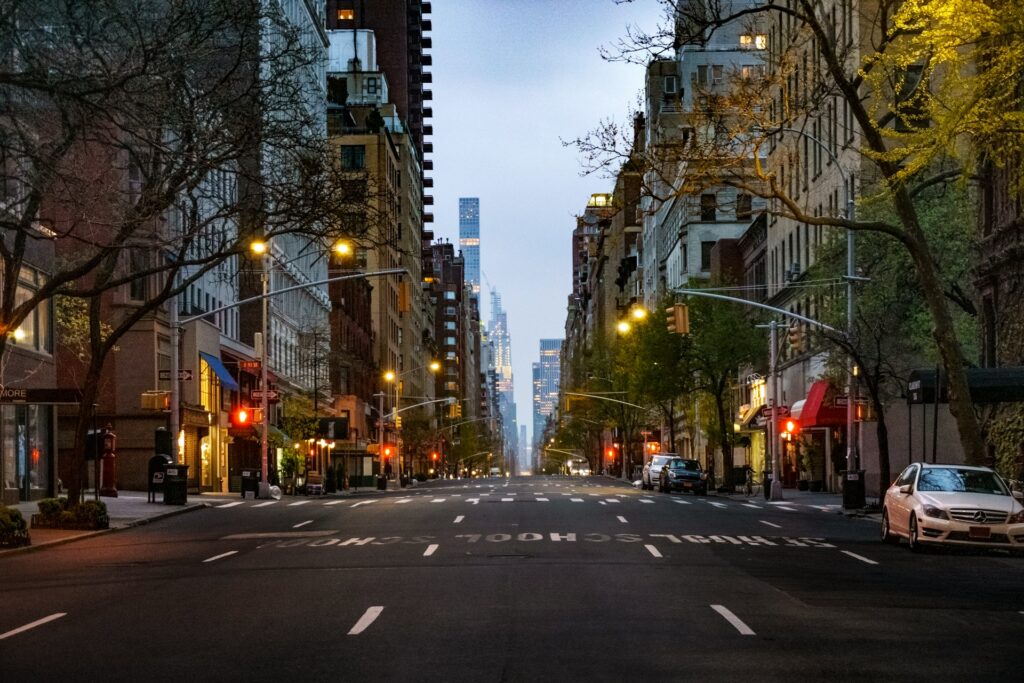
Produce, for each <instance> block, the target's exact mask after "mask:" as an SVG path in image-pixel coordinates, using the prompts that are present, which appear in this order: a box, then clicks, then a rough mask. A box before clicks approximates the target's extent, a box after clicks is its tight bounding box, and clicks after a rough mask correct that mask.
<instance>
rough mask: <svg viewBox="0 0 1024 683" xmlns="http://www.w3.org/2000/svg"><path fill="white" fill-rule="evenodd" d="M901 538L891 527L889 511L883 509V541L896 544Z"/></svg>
mask: <svg viewBox="0 0 1024 683" xmlns="http://www.w3.org/2000/svg"><path fill="white" fill-rule="evenodd" d="M899 542H900V539H899V538H898V537H897V536H896V535H895V534H893V533H892V529H890V528H889V511H888V510H885V509H883V510H882V543H890V544H895V543H899Z"/></svg>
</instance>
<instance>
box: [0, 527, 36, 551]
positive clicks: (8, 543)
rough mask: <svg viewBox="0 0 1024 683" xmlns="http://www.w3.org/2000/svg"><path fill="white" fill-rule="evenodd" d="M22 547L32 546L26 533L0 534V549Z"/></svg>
mask: <svg viewBox="0 0 1024 683" xmlns="http://www.w3.org/2000/svg"><path fill="white" fill-rule="evenodd" d="M23 545H32V539H31V538H30V537H29V535H28V532H27V531H14V532H11V533H9V534H0V548H20V547H21V546H23Z"/></svg>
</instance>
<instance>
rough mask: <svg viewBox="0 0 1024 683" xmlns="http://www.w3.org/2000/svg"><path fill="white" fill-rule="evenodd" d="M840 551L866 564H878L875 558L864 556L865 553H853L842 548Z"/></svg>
mask: <svg viewBox="0 0 1024 683" xmlns="http://www.w3.org/2000/svg"><path fill="white" fill-rule="evenodd" d="M840 552H841V553H842V554H843V555H849V556H850V557H852V558H853V559H855V560H860V561H861V562H864V563H866V564H878V563H877V562H875V561H874V560H869V559H868V558H866V557H864V556H863V555H858V554H857V553H851V552H850V551H849V550H841V551H840Z"/></svg>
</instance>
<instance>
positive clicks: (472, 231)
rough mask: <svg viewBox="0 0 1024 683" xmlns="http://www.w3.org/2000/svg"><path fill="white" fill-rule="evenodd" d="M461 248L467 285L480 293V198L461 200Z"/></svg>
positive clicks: (462, 198) (464, 198)
mask: <svg viewBox="0 0 1024 683" xmlns="http://www.w3.org/2000/svg"><path fill="white" fill-rule="evenodd" d="M459 248H460V249H462V257H463V258H464V259H465V260H466V283H467V284H471V285H473V293H474V294H479V293H480V198H479V197H460V198H459ZM492 315H493V312H492Z"/></svg>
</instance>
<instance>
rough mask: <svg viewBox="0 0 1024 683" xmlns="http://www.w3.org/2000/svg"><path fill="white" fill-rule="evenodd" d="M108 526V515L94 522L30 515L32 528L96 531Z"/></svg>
mask: <svg viewBox="0 0 1024 683" xmlns="http://www.w3.org/2000/svg"><path fill="white" fill-rule="evenodd" d="M109 526H110V518H109V517H101V518H99V519H97V520H96V521H95V522H81V521H74V522H62V521H61V520H59V519H50V518H47V517H43V516H42V515H40V514H35V515H32V528H33V529H67V530H69V531H96V530H98V529H106V528H108V527H109Z"/></svg>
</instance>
